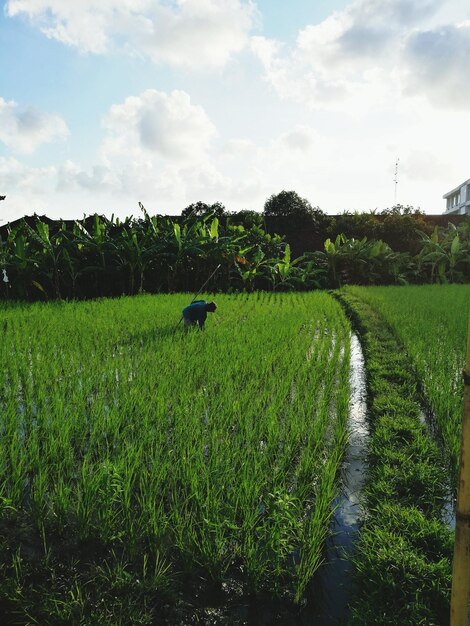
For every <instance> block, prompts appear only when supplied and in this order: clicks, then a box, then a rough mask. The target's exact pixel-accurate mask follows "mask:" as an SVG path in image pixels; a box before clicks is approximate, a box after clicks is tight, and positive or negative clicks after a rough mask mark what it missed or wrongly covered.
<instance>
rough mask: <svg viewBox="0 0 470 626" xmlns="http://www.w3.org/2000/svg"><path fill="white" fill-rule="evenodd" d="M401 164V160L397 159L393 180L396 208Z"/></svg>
mask: <svg viewBox="0 0 470 626" xmlns="http://www.w3.org/2000/svg"><path fill="white" fill-rule="evenodd" d="M399 162H400V159H399V158H397V160H396V161H395V178H394V179H393V182H394V183H395V201H394V203H393V205H394V206H397V187H398V163H399Z"/></svg>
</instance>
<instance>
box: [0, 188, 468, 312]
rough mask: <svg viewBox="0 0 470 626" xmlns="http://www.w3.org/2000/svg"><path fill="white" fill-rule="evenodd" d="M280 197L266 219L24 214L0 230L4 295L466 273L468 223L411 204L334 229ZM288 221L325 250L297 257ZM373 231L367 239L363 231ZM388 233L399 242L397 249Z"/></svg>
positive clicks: (413, 279)
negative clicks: (426, 218)
mask: <svg viewBox="0 0 470 626" xmlns="http://www.w3.org/2000/svg"><path fill="white" fill-rule="evenodd" d="M283 193H285V194H287V195H289V194H293V193H294V192H283ZM280 195H281V194H278V196H280ZM281 199H284V200H286V198H284V196H283V198H281ZM278 200H279V197H274V198H273V197H271V198H270V199H269V200H268V202H267V205H268V209H269V206H270V204H269V203H271V204H273V207H271V209H269V210H268V211H267V213H265V214H263V215H260V214H256V213H254V212H252V211H241V212H240V213H239V214H232V215H229V214H227V213H226V212H225V210H224V207H223V206H222V205H221V204H219V203H216V204H214V205H205V204H203V203H196V204H195V205H191V206H190V207H187V209H185V211H183V214H182V216H180V217H176V218H172V217H164V216H153V217H151V216H150V215H149V214H148V213H147V212H146V211H145V209H144V207H141V208H142V211H143V218H141V219H133V218H127V219H126V220H124V221H120V220H119V219H113V218H111V219H107V218H105V217H102V216H99V215H96V214H95V215H94V216H91V217H88V218H85V219H83V220H76V221H59V222H52V221H51V220H47V219H44V218H43V219H41V218H39V217H37V216H35V217H34V218H25V219H23V220H19V221H18V222H16V223H14V224H13V225H7V226H4V227H2V229H1V231H0V272H1V274H0V297H2V298H12V299H29V300H34V299H51V298H58V299H60V298H91V297H99V296H117V295H127V294H130V295H132V294H136V293H142V292H147V293H158V292H165V293H168V292H177V291H196V290H197V289H198V288H199V287H200V286H201V284H202V283H203V282H204V280H205V279H206V278H207V276H208V275H210V273H211V272H212V271H213V270H214V269H215V268H216V267H217V266H218V265H220V268H219V270H218V272H217V273H216V275H215V277H214V279H213V281H211V285H210V287H211V289H212V290H214V291H224V292H229V291H238V290H244V291H253V290H255V289H264V290H272V291H278V290H283V291H285V290H291V289H296V290H304V289H314V288H332V287H333V288H334V287H339V286H341V285H343V284H360V285H389V284H407V283H436V282H438V283H445V282H468V281H470V222H469V221H467V222H464V223H462V224H461V225H459V226H454V225H452V224H449V225H448V226H447V227H445V228H442V227H437V226H436V227H435V228H434V230H432V231H429V229H426V228H424V227H423V230H420V229H419V228H417V223H418V222H417V220H418V218H419V219H421V217H419V215H418V216H417V215H416V214H409V213H406V211H405V212H404V213H403V214H401V213H400V211H398V212H396V211H395V212H394V211H391V212H390V213H389V214H386V215H382V216H381V220H376V219H375V217H373V216H370V217H368V218H367V219H366V218H360V217H359V216H354V218H353V217H352V216H349V217H347V216H343V220H344V223H343V224H342V226H344V231H345V232H341V233H340V234H337V235H335V236H333V234H332V233H334V232H335V231H336V229H337V228H338V224H339V225H341V222H338V219H339V218H334V219H333V218H331V219H329V218H328V219H327V218H326V216H325V215H324V214H322V213H321V212H320V211H318V210H316V209H312V208H311V207H310V208H309V207H306V206H304V204H303V203H305V202H306V201H304V200H302V199H301V198H298V197H297V198H296V197H291V196H289V198H288V200H292V203H293V205H295V206H294V208H292V206H291V207H290V208H291V214H290V217H289V216H288V215H285V214H281V213H282V211H281V210H280V209H279V211H281V213H279V211H278V208H279V207H277V205H276V202H277V201H278ZM294 201H295V202H294ZM296 202H297V204H298V205H299V206H297V205H296V204H295V203H296ZM289 206H290V205H289ZM276 207H277V208H276ZM299 207H300V208H299ZM276 211H277V212H278V214H277V215H275V214H274V213H276ZM292 211H293V212H292ZM273 212H274V213H273ZM271 213H272V214H271ZM346 217H347V219H346ZM276 220H277V222H276ZM279 220H280V221H279ZM289 220H290V222H291V227H290V228H291V230H292V228H293V226H292V225H295V228H296V229H297V232H300V233H303V232H311V233H313V234H314V235H315V236H316V237H317V238H318V237H321V241H322V244H321V249H319V250H318V249H317V250H315V246H312V249H313V250H314V251H308V252H305V253H303V254H301V255H300V256H297V258H293V256H294V255H293V253H292V249H291V245H290V243H287V242H286V240H285V239H284V238H283V237H281V236H279V235H277V234H275V232H274V231H273V229H274V228H275V227H276V224H277V226H280V227H282V224H284V226H283V227H282V228H281V232H287V233H288V240H290V239H291V236H292V233H291V234H290V235H289V232H290V231H288V230H286V228H287V226H286V224H287V222H289ZM299 220H300V221H299ZM410 220H411V221H410ZM281 222H282V223H281ZM359 222H364V223H362V225H361V226H360V227H359ZM353 226H354V228H353ZM372 226H373V228H372ZM379 226H380V227H379ZM369 227H370V228H369ZM276 228H277V227H276ZM361 228H362V231H361ZM309 229H310V230H309ZM268 230H269V231H271V234H270V233H269V232H267V231H268ZM369 231H370V234H371V236H367V235H364V236H361V237H357V236H356V233H357V232H362V233H364V232H369ZM351 232H352V233H353V234H352V235H348V234H345V233H351ZM328 234H330V235H331V236H329V237H328V236H327V235H328ZM378 235H380V237H379V236H378ZM387 237H388V238H389V240H392V239H394V240H397V241H399V242H400V241H401V244H400V245H398V244H397V245H398V247H399V248H401V249H394V248H392V247H391V245H390V244H389V243H387V241H386V239H387Z"/></svg>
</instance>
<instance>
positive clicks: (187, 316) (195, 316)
mask: <svg viewBox="0 0 470 626" xmlns="http://www.w3.org/2000/svg"><path fill="white" fill-rule="evenodd" d="M183 319H184V320H185V322H186V320H188V322H189V323H190V324H196V323H197V324H199V326H200V327H201V328H202V326H204V322H205V321H206V319H207V302H206V301H205V300H195V301H194V302H191V304H190V305H188V306H187V307H185V308H184V309H183Z"/></svg>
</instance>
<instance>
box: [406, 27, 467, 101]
mask: <svg viewBox="0 0 470 626" xmlns="http://www.w3.org/2000/svg"><path fill="white" fill-rule="evenodd" d="M405 59H406V61H407V77H406V85H407V90H408V93H410V94H416V93H425V94H426V95H427V97H428V98H429V99H430V100H431V101H432V102H433V103H435V104H437V105H438V106H444V107H448V108H461V109H464V110H467V111H468V103H469V101H470V81H469V67H470V22H466V23H463V24H457V25H447V26H443V27H441V28H435V29H433V30H428V31H421V32H415V33H412V34H411V35H410V37H409V38H408V40H407V42H406V48H405Z"/></svg>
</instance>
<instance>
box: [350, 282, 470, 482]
mask: <svg viewBox="0 0 470 626" xmlns="http://www.w3.org/2000/svg"><path fill="white" fill-rule="evenodd" d="M347 289H348V291H349V292H350V293H352V294H355V295H357V296H359V297H360V298H361V299H363V300H365V301H367V302H368V303H369V304H370V305H371V306H373V307H374V308H375V309H376V310H377V311H378V312H380V314H381V315H382V316H383V318H384V319H385V320H386V322H387V323H388V324H390V325H391V326H392V328H393V329H394V332H395V334H396V337H397V338H398V339H399V340H400V342H401V343H402V345H403V346H404V348H405V350H406V353H407V355H408V358H409V361H410V363H411V364H412V366H413V367H414V369H415V371H416V373H417V376H418V378H419V380H420V382H421V385H422V389H423V395H424V399H425V401H426V402H427V404H428V406H429V408H430V411H431V412H432V414H433V415H434V417H435V421H436V424H437V427H438V431H439V433H440V435H441V437H442V440H443V442H444V445H445V447H446V449H447V450H448V453H449V457H450V466H451V474H452V482H453V484H454V486H455V484H456V478H457V472H458V463H459V458H460V432H461V421H462V407H463V381H462V376H461V371H462V369H463V367H464V363H465V351H466V345H467V343H466V341H467V338H466V337H467V327H468V316H469V315H470V285H422V286H413V287H409V286H407V287H367V288H364V287H348V288H347ZM388 358H389V359H390V358H391V357H390V356H389V357H388Z"/></svg>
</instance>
